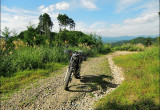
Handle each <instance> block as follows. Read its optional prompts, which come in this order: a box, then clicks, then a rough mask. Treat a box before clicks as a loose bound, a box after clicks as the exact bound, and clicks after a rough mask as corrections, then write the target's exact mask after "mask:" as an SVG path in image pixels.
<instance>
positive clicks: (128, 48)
mask: <svg viewBox="0 0 160 110" xmlns="http://www.w3.org/2000/svg"><path fill="white" fill-rule="evenodd" d="M113 49H114V50H126V51H144V50H145V46H144V45H143V44H130V43H128V44H123V45H122V46H117V47H113Z"/></svg>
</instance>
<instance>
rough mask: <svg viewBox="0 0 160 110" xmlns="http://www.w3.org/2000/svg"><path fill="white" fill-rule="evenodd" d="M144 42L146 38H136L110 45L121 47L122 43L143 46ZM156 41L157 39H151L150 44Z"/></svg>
mask: <svg viewBox="0 0 160 110" xmlns="http://www.w3.org/2000/svg"><path fill="white" fill-rule="evenodd" d="M146 40H147V38H145V37H137V38H134V39H131V40H123V41H118V42H114V43H112V46H119V45H122V44H124V43H133V44H138V43H142V44H144V45H145V42H146ZM156 40H157V37H156V38H151V41H152V42H155V41H156Z"/></svg>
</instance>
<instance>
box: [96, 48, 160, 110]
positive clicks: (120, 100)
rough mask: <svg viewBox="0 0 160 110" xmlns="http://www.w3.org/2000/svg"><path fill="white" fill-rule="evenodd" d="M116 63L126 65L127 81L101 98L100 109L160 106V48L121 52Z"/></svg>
mask: <svg viewBox="0 0 160 110" xmlns="http://www.w3.org/2000/svg"><path fill="white" fill-rule="evenodd" d="M114 60H115V63H116V64H118V65H119V66H121V67H123V69H124V73H125V81H124V82H123V83H122V84H121V85H120V86H119V87H118V88H117V89H116V90H115V91H114V92H112V93H111V94H109V95H107V96H105V97H104V98H102V99H101V100H99V101H98V103H97V105H96V109H97V110H128V109H131V110H136V109H139V110H158V109H159V48H158V47H152V48H148V49H147V50H145V51H144V52H141V53H137V54H132V55H126V56H118V57H116V58H114Z"/></svg>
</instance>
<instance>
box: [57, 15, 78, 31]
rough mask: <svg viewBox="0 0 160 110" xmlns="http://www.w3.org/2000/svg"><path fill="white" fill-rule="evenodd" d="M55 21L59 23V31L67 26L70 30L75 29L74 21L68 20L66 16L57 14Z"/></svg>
mask: <svg viewBox="0 0 160 110" xmlns="http://www.w3.org/2000/svg"><path fill="white" fill-rule="evenodd" d="M57 20H58V22H59V27H60V30H62V27H64V28H65V29H66V27H67V26H70V30H71V29H74V28H75V22H74V20H73V19H72V18H69V17H68V16H67V15H66V14H64V15H62V14H59V15H58V17H57Z"/></svg>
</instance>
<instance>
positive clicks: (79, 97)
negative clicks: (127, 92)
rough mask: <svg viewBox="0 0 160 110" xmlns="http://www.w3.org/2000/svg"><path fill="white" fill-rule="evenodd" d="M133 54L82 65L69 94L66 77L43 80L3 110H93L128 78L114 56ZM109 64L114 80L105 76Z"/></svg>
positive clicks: (117, 53) (10, 102)
mask: <svg viewBox="0 0 160 110" xmlns="http://www.w3.org/2000/svg"><path fill="white" fill-rule="evenodd" d="M130 53H132V52H122V51H118V52H115V53H112V54H109V55H106V56H102V57H97V58H91V59H89V60H88V61H86V62H84V63H83V64H82V68H81V75H82V79H81V80H79V79H75V78H73V80H72V82H71V84H70V85H69V91H65V90H64V82H63V79H64V76H65V72H66V70H67V67H65V68H64V69H62V70H60V71H59V72H60V73H62V74H58V75H55V76H51V77H48V78H45V79H41V80H39V81H37V82H35V83H33V84H31V85H29V86H27V87H26V88H24V89H22V90H20V91H18V92H15V93H14V94H13V95H12V96H11V97H10V99H9V100H7V101H4V102H2V104H1V109H2V110H92V109H94V103H95V102H96V101H97V100H98V99H100V98H102V97H103V96H105V95H107V94H109V93H110V92H112V91H113V90H115V89H116V88H117V87H118V85H120V84H121V83H122V82H123V80H124V76H123V73H122V69H121V68H119V67H118V66H116V65H115V64H114V62H113V60H112V58H113V57H114V56H117V55H125V54H130ZM107 60H108V63H109V67H110V69H111V74H112V77H111V76H109V75H107V74H105V72H106V71H104V68H101V67H100V65H101V64H102V63H105V61H107Z"/></svg>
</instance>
